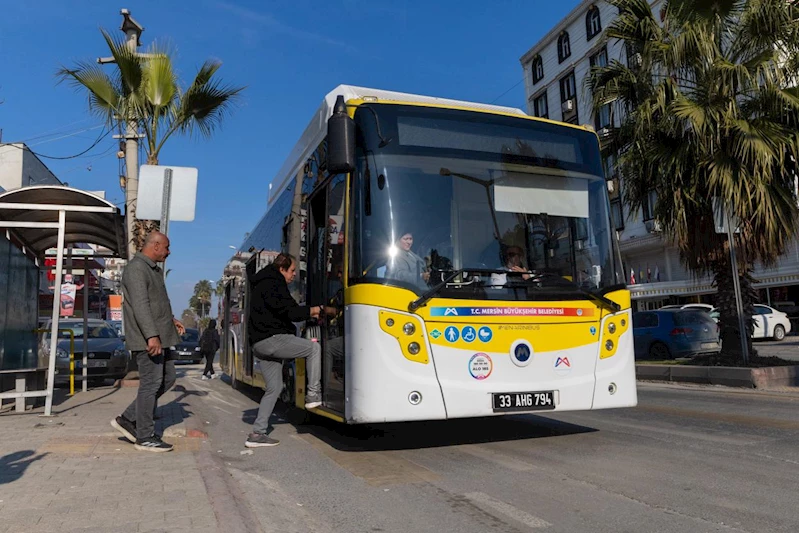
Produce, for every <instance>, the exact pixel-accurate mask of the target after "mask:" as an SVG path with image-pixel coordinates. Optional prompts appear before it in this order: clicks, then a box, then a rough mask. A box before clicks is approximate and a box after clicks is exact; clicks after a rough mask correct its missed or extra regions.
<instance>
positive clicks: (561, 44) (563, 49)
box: [558, 31, 572, 63]
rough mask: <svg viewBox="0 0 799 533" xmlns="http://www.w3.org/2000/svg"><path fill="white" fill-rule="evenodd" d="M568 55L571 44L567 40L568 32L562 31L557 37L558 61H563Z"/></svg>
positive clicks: (570, 53) (570, 50)
mask: <svg viewBox="0 0 799 533" xmlns="http://www.w3.org/2000/svg"><path fill="white" fill-rule="evenodd" d="M570 55H572V46H571V43H570V42H569V34H568V33H566V32H565V31H564V32H563V33H561V34H560V37H558V63H563V62H564V61H565V60H566V58H567V57H569V56H570Z"/></svg>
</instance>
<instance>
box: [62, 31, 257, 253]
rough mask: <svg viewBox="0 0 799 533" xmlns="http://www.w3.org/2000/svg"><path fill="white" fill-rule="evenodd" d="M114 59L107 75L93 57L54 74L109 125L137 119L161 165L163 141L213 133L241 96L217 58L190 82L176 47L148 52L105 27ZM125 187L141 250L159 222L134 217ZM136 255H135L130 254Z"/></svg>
mask: <svg viewBox="0 0 799 533" xmlns="http://www.w3.org/2000/svg"><path fill="white" fill-rule="evenodd" d="M101 33H102V35H103V38H104V39H105V42H106V45H107V46H108V49H109V51H110V52H111V55H112V56H113V58H114V62H115V63H114V64H115V67H116V68H115V71H114V72H113V73H111V74H109V73H107V72H106V71H105V70H103V68H102V67H101V66H100V65H98V64H97V63H96V62H94V61H89V60H86V61H79V62H77V63H76V64H75V65H74V66H73V67H72V68H67V67H61V68H60V69H59V70H58V72H57V74H56V76H57V78H58V80H59V81H66V82H68V83H70V84H71V85H73V86H74V87H76V88H77V89H78V90H80V91H82V92H85V93H86V94H87V96H88V103H89V111H90V112H91V113H92V114H94V115H96V116H98V117H100V118H101V119H102V120H104V121H105V122H106V123H107V124H108V126H109V128H110V127H112V126H113V125H114V124H115V123H117V122H124V123H128V124H129V123H133V124H135V126H136V128H135V129H136V131H137V132H142V133H143V134H144V139H145V143H144V150H145V153H146V155H147V164H149V165H157V164H158V163H159V157H160V154H161V150H162V149H163V147H164V144H165V143H166V142H167V141H168V140H169V139H170V138H172V136H173V135H175V134H179V135H189V136H199V137H204V138H210V137H212V135H213V133H214V132H215V131H216V130H217V128H218V127H219V126H220V125H221V123H222V121H223V119H224V118H225V116H226V115H227V114H228V113H229V112H230V111H231V109H232V107H233V105H234V104H235V103H236V101H237V100H238V98H239V96H240V95H241V92H242V91H243V90H244V88H243V87H236V86H232V85H227V84H225V83H223V82H222V81H221V80H220V79H219V77H218V76H217V71H218V70H219V68H220V67H221V66H222V64H221V63H220V62H219V61H216V60H207V61H206V62H205V63H203V65H202V66H201V67H200V69H199V70H198V71H197V74H196V75H195V76H194V79H193V80H192V81H191V83H190V84H189V85H188V86H184V85H182V84H181V83H180V81H179V80H178V77H177V74H176V73H175V66H174V54H173V51H172V50H170V49H168V48H166V47H164V46H160V45H159V44H158V43H153V44H152V45H151V46H150V49H149V50H148V52H147V53H146V54H139V53H137V52H136V51H135V50H132V49H131V48H129V47H128V45H127V43H126V42H125V41H124V39H122V38H116V37H113V36H111V34H110V33H108V32H107V31H105V30H101ZM128 194H133V193H132V192H129V191H128V190H126V201H125V205H126V206H127V207H126V210H125V217H126V219H127V228H128V232H129V236H128V238H129V239H130V242H129V251H130V252H135V251H136V250H137V249H140V248H141V245H142V244H143V242H144V236H145V235H146V233H147V231H149V230H151V229H154V228H155V227H157V223H156V222H150V223H149V224H145V223H144V221H139V220H137V219H135V206H136V200H137V199H136V198H133V197H128V196H127V195H128ZM130 255H131V256H132V255H133V253H130Z"/></svg>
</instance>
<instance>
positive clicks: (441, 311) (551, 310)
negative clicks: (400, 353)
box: [430, 307, 596, 317]
mask: <svg viewBox="0 0 799 533" xmlns="http://www.w3.org/2000/svg"><path fill="white" fill-rule="evenodd" d="M595 312H596V309H591V308H585V309H583V308H578V307H431V308H430V316H459V317H460V316H507V317H529V316H551V317H566V316H574V317H590V316H594V314H595Z"/></svg>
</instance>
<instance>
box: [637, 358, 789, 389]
mask: <svg viewBox="0 0 799 533" xmlns="http://www.w3.org/2000/svg"><path fill="white" fill-rule="evenodd" d="M635 376H636V379H639V380H646V381H667V382H672V383H700V384H707V385H723V386H726V387H745V388H749V389H771V388H779V387H799V365H796V366H771V367H764V368H742V367H721V366H688V365H680V366H669V365H646V364H637V365H635Z"/></svg>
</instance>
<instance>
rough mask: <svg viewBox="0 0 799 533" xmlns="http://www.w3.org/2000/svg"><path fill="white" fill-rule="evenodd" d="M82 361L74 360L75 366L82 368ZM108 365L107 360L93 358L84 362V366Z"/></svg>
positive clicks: (100, 366) (97, 366)
mask: <svg viewBox="0 0 799 533" xmlns="http://www.w3.org/2000/svg"><path fill="white" fill-rule="evenodd" d="M82 366H83V361H80V360H78V361H75V368H82ZM107 366H108V361H102V360H100V361H95V360H93V359H89V360H88V361H87V362H86V368H105V367H107Z"/></svg>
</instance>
